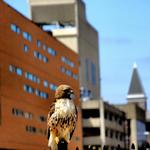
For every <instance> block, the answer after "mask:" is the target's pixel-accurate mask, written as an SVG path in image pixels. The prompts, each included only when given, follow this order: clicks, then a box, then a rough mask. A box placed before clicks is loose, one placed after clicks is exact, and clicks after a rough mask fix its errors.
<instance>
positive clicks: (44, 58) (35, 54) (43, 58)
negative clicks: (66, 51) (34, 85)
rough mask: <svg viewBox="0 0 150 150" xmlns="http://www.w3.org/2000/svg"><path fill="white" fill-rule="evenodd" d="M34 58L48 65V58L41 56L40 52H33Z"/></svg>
mask: <svg viewBox="0 0 150 150" xmlns="http://www.w3.org/2000/svg"><path fill="white" fill-rule="evenodd" d="M34 57H36V58H38V59H39V60H43V61H44V62H45V63H48V58H47V57H46V56H43V55H42V54H41V53H40V52H36V51H34Z"/></svg>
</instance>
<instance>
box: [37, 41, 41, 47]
mask: <svg viewBox="0 0 150 150" xmlns="http://www.w3.org/2000/svg"><path fill="white" fill-rule="evenodd" d="M36 45H37V47H38V48H40V47H41V41H40V40H37V41H36Z"/></svg>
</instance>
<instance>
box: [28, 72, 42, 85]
mask: <svg viewBox="0 0 150 150" xmlns="http://www.w3.org/2000/svg"><path fill="white" fill-rule="evenodd" d="M25 78H27V79H29V80H31V81H33V82H35V83H38V84H39V83H40V79H39V77H37V76H36V75H34V74H32V73H30V72H26V73H25Z"/></svg>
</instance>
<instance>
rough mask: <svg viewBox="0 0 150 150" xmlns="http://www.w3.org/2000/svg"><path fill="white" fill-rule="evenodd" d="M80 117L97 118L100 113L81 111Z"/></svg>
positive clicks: (96, 110) (97, 110)
mask: <svg viewBox="0 0 150 150" xmlns="http://www.w3.org/2000/svg"><path fill="white" fill-rule="evenodd" d="M82 117H83V118H84V119H89V118H99V117H100V111H99V109H83V110H82Z"/></svg>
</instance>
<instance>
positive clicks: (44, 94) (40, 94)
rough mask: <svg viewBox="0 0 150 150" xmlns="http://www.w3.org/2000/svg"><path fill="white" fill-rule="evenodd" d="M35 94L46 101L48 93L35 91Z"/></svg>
mask: <svg viewBox="0 0 150 150" xmlns="http://www.w3.org/2000/svg"><path fill="white" fill-rule="evenodd" d="M35 94H36V96H39V97H41V98H43V99H48V93H46V92H43V91H40V90H39V89H36V91H35Z"/></svg>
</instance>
